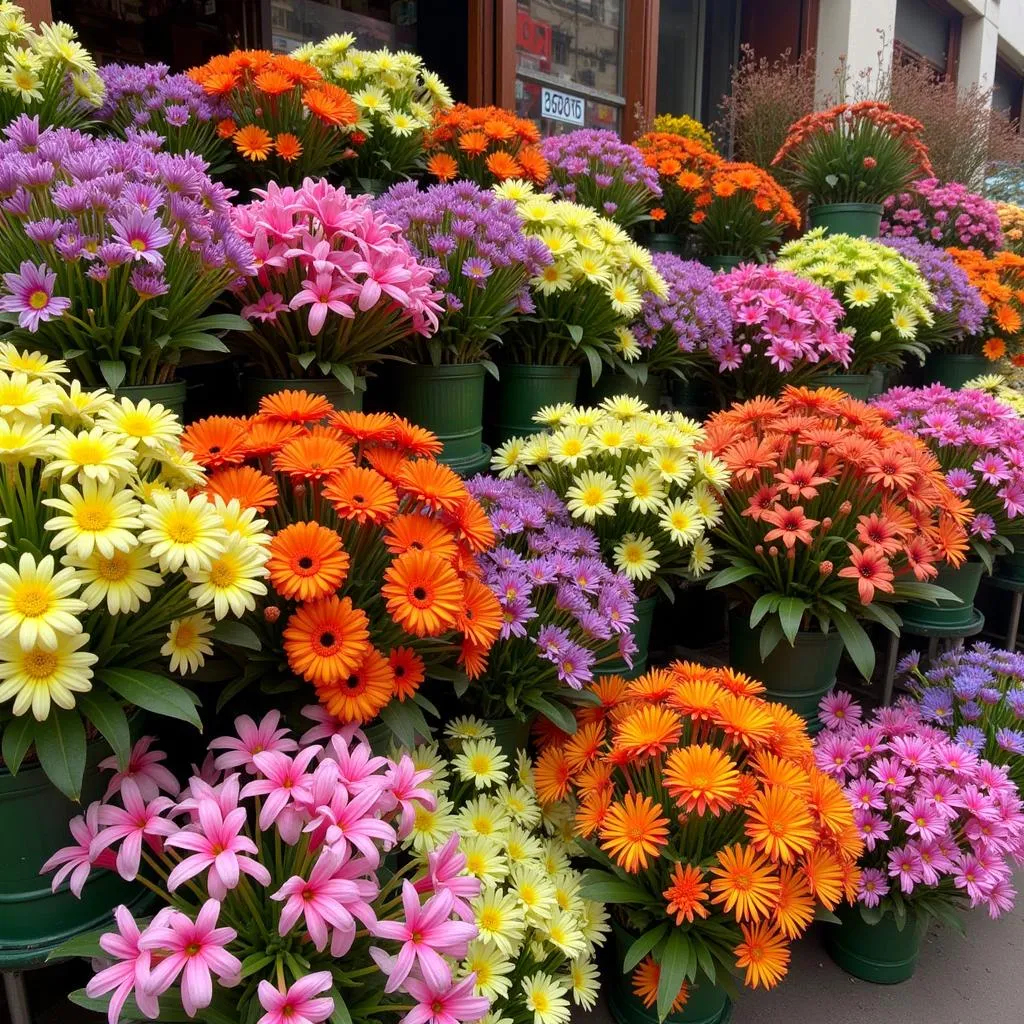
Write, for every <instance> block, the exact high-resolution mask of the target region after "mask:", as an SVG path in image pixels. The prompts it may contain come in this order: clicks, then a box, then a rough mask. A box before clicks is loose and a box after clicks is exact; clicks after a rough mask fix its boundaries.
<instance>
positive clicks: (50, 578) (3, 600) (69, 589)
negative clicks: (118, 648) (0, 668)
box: [0, 551, 87, 651]
mask: <svg viewBox="0 0 1024 1024" xmlns="http://www.w3.org/2000/svg"><path fill="white" fill-rule="evenodd" d="M53 570H54V560H53V555H46V556H44V557H43V558H41V559H40V560H39V563H38V564H36V560H35V556H33V555H32V554H30V553H29V552H28V551H26V552H24V553H23V554H22V556H21V558H19V559H18V567H17V569H15V567H14V566H13V565H0V637H9V636H13V638H14V639H15V640H17V642H18V643H19V644H20V645H21V647H22V648H23V649H24V650H29V649H31V648H33V647H35V646H36V645H37V644H38V645H39V646H40V647H42V648H44V649H46V650H50V651H52V650H55V649H56V647H57V639H58V634H65V635H68V636H71V635H74V634H76V633H81V632H82V623H81V620H80V619H79V618H78V615H79V613H80V612H84V611H85V610H86V608H87V605H86V603H85V601H83V600H81V599H80V598H77V597H73V596H72V595H73V594H75V593H77V591H78V589H79V587H81V585H82V581H81V579H80V578H79V576H78V574H77V573H76V572H75V570H74V569H61V570H60V571H59V572H57V573H56V574H54V571H53Z"/></svg>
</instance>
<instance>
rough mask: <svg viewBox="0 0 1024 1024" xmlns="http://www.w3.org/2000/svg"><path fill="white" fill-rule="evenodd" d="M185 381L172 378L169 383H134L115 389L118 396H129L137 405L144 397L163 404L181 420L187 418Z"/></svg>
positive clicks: (154, 402)
mask: <svg viewBox="0 0 1024 1024" xmlns="http://www.w3.org/2000/svg"><path fill="white" fill-rule="evenodd" d="M185 392H186V388H185V382H184V381H183V380H172V381H171V382H170V383H169V384H132V385H128V386H125V385H122V386H121V387H119V388H117V389H116V390H115V391H114V394H115V395H116V396H117V397H118V398H127V399H128V400H129V401H131V402H134V403H135V404H136V405H137V404H138V403H139V402H140V401H142V399H143V398H148V399H149V400H150V402H151V403H153V404H156V405H162V406H163V407H164V408H165V409H169V410H170V411H171V412H173V413H174V414H175V415H176V416H177V417H178V419H179V420H182V421H184V419H185Z"/></svg>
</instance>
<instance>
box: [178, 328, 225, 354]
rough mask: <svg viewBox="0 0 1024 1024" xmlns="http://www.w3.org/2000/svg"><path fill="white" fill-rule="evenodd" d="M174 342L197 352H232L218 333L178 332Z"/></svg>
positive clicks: (180, 346) (179, 346)
mask: <svg viewBox="0 0 1024 1024" xmlns="http://www.w3.org/2000/svg"><path fill="white" fill-rule="evenodd" d="M174 344H175V345H176V346H177V347H178V348H191V349H195V350H196V351H197V352H230V351H231V350H230V349H229V348H228V347H227V345H225V344H224V342H223V341H221V340H220V338H218V337H217V335H216V334H203V333H201V332H198V333H197V332H189V333H188V334H176V335H175V336H174Z"/></svg>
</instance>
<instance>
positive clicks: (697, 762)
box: [664, 743, 739, 815]
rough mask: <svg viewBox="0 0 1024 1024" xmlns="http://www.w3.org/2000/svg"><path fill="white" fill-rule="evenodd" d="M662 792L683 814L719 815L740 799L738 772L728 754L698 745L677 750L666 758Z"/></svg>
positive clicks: (702, 744)
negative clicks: (670, 798)
mask: <svg viewBox="0 0 1024 1024" xmlns="http://www.w3.org/2000/svg"><path fill="white" fill-rule="evenodd" d="M664 778H665V789H666V790H668V793H669V795H670V796H671V797H672V799H673V800H675V802H676V803H677V804H678V805H679V806H680V807H681V808H682V809H683V810H685V811H696V812H697V813H698V814H703V813H704V812H705V811H710V813H711V814H714V815H719V814H721V813H722V812H723V811H728V810H731V809H732V807H733V806H735V804H736V801H737V798H738V797H739V770H738V769H737V767H736V762H735V761H733V759H732V758H731V757H729V755H728V754H726V753H725V752H724V751H722V750H719V749H718V748H717V747H713V746H711V744H710V743H701V744H700V745H698V746H689V747H679V748H678V749H677V750H673V751H672V752H671V753H670V754H669V755H668V757H667V758H666V759H665V770H664Z"/></svg>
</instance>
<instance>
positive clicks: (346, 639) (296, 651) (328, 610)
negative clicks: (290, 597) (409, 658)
mask: <svg viewBox="0 0 1024 1024" xmlns="http://www.w3.org/2000/svg"><path fill="white" fill-rule="evenodd" d="M283 637H284V650H285V654H286V655H287V657H288V665H289V666H290V667H291V670H292V671H293V672H294V673H295V674H296V675H298V676H301V677H302V678H303V679H305V680H306V681H307V682H310V683H314V684H317V685H329V684H331V683H337V682H340V681H343V680H345V679H346V678H347V677H348V676H350V675H351V674H352V673H353V672H355V671H356V669H357V668H359V666H360V665H361V664H362V663H363V660H364V658H365V656H366V652H367V651H368V650H369V648H370V641H369V637H370V632H369V620H368V619H367V617H366V613H365V612H364V611H363V610H362V609H361V608H354V607H353V606H352V599H351V598H349V597H344V598H339V597H336V596H332V597H327V598H324V599H323V600H321V601H312V602H310V603H309V604H304V605H302V606H301V607H299V608H298V609H297V610H296V611H295V612H294V613H293V614H292V617H291V618H290V619H289V620H288V625H287V626H286V627H285V629H284V633H283Z"/></svg>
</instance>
